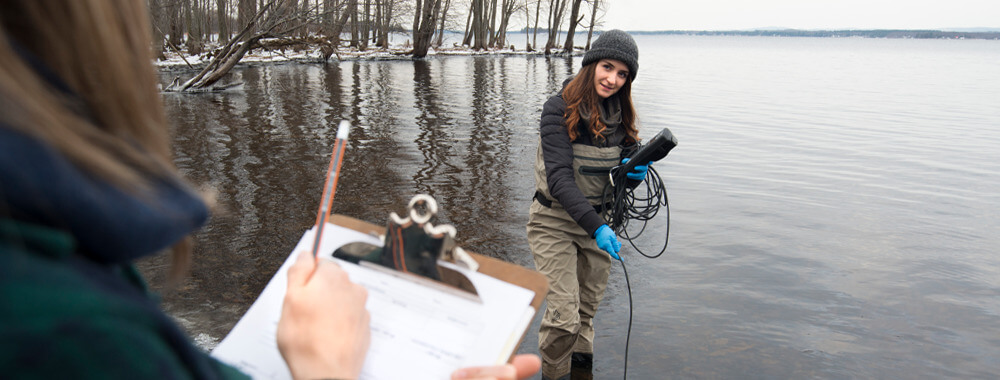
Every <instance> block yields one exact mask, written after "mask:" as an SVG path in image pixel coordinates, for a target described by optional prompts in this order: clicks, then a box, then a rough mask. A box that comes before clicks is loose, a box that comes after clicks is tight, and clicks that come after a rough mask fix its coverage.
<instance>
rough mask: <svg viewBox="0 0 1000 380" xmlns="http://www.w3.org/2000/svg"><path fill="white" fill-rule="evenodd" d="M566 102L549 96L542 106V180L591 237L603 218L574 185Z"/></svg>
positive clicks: (540, 133) (571, 147)
mask: <svg viewBox="0 0 1000 380" xmlns="http://www.w3.org/2000/svg"><path fill="white" fill-rule="evenodd" d="M565 113H566V102H565V101H564V100H563V98H562V97H561V96H553V97H551V98H549V100H548V101H546V102H545V106H544V107H542V118H541V126H540V129H539V135H540V136H541V140H542V142H541V144H542V157H543V158H544V159H545V177H546V181H547V183H548V186H549V193H550V194H552V196H553V197H554V198H555V200H556V201H557V202H559V204H561V205H562V206H563V207H564V208H565V209H566V212H568V213H569V215H570V217H572V218H573V220H574V221H576V223H577V224H579V225H580V227H582V228H583V230H584V231H587V234H589V235H590V236H594V232H596V231H597V228H598V227H600V226H601V225H602V224H604V219H602V218H601V216H600V215H598V214H597V211H594V207H593V206H591V205H590V203H589V202H587V197H585V196H584V195H583V192H582V191H580V188H579V187H577V186H576V179H575V177H574V172H573V142H572V141H570V139H569V132H568V131H567V130H566V119H565V118H564V117H563V115H564V114H565Z"/></svg>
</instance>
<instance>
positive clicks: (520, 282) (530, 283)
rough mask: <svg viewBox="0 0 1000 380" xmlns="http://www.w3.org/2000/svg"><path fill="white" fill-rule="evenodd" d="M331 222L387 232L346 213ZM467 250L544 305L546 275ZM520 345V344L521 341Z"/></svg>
mask: <svg viewBox="0 0 1000 380" xmlns="http://www.w3.org/2000/svg"><path fill="white" fill-rule="evenodd" d="M329 222H330V223H332V224H335V225H338V226H341V227H345V228H349V229H352V230H355V231H358V232H361V233H364V234H368V235H375V236H378V235H382V234H385V227H381V226H377V225H375V224H372V223H368V222H365V221H363V220H359V219H355V218H352V217H349V216H346V215H341V214H333V215H331V216H330V221H329ZM466 252H467V253H468V254H469V256H472V258H473V259H474V260H476V262H477V263H479V270H478V272H479V273H482V274H485V275H487V276H490V277H493V278H496V279H498V280H502V281H504V282H507V283H510V284H514V285H517V286H520V287H522V288H525V289H528V290H531V291H532V292H534V293H535V296H534V298H532V300H531V306H532V307H533V308H534V309H535V312H538V310H539V308H541V306H542V302H543V301H545V295H546V294H547V293H548V289H549V284H548V280H546V279H545V276H544V275H542V274H541V273H539V272H536V271H533V270H531V269H528V268H525V267H522V266H520V265H516V264H512V263H508V262H506V261H503V260H500V259H496V258H493V257H489V256H484V255H481V254H478V253H475V252H469V251H466ZM525 332H527V331H525ZM521 339H522V341H523V339H524V336H523V335H522V336H521ZM518 345H520V342H519V343H518Z"/></svg>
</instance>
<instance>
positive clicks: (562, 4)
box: [545, 0, 569, 55]
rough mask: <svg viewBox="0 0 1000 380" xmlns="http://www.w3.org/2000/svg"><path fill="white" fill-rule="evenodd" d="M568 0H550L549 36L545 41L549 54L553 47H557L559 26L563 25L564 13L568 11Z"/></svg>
mask: <svg viewBox="0 0 1000 380" xmlns="http://www.w3.org/2000/svg"><path fill="white" fill-rule="evenodd" d="M568 1H569V0H549V38H548V41H546V42H545V55H548V54H549V53H550V52H551V51H552V48H554V47H556V38H558V36H559V28H560V27H561V26H562V19H563V14H565V13H566V3H567V2H568Z"/></svg>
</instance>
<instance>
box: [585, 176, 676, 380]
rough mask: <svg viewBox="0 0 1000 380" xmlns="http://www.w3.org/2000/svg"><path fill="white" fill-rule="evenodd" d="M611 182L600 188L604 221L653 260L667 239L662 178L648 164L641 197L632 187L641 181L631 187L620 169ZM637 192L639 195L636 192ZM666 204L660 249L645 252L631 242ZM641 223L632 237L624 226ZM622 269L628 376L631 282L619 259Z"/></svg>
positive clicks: (633, 246) (665, 194)
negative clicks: (626, 295) (626, 316)
mask: <svg viewBox="0 0 1000 380" xmlns="http://www.w3.org/2000/svg"><path fill="white" fill-rule="evenodd" d="M611 173H612V174H611V179H612V182H611V183H609V184H608V185H607V186H605V187H604V194H603V195H602V199H601V204H603V205H610V206H609V207H608V208H607V209H606V210H605V212H604V213H603V214H604V221H605V222H607V223H608V225H609V226H611V227H612V228H613V229H614V231H615V234H619V235H623V237H624V238H625V240H628V242H629V244H631V245H632V248H635V250H636V252H639V254H640V255H643V256H645V257H647V258H650V259H655V258H657V257H660V255H662V254H663V253H664V252H666V251H667V244H668V242H669V241H670V202H669V199H668V198H667V189H666V187H664V185H663V180H662V179H661V178H660V173H657V172H656V169H654V168H653V167H652V166H650V167H649V170H648V171H647V172H646V179H645V180H644V181H643V183H644V184H645V185H646V187H645V190H646V191H645V194H646V196H645V197H641V196H640V197H638V198H637V197H636V191H635V189H637V188H639V186H640V185H642V183H640V184H637V185H635V186H629V185H630V184H631V183H630V182H629V181H632V182H634V181H633V180H629V179H628V177H626V175H625V174H626V173H625V172H624V170H619V171H615V170H612V171H611ZM612 184H619V186H612ZM640 195H641V194H640ZM661 206H663V207H666V214H667V228H666V234H665V236H664V238H663V248H661V249H660V252H658V253H657V254H655V255H652V256H650V255H647V254H646V253H645V252H643V251H642V250H641V249H639V247H637V246H636V245H635V239H637V238H638V237H639V236H640V235H642V233H643V232H645V231H646V226H647V224H648V223H649V221H650V220H652V219H653V217H655V216H656V215H657V214H658V213H659V212H660V207H661ZM634 222H642V228H640V229H639V232H638V233H636V234H635V236H631V235H629V232H628V226H629V223H634ZM621 264H622V272H624V273H625V287H626V289H628V329H627V330H626V333H625V364H624V366H623V367H624V373H623V374H622V378H623V379H627V378H628V346H629V341H630V340H631V338H632V285H631V283H630V281H629V279H628V271H627V270H626V269H625V260H624V258H623V259H622V260H621Z"/></svg>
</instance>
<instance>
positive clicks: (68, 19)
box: [0, 0, 190, 279]
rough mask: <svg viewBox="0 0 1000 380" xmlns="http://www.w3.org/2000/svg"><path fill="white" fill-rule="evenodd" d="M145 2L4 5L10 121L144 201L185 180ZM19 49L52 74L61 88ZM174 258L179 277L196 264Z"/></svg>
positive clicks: (62, 0)
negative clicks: (174, 151)
mask: <svg viewBox="0 0 1000 380" xmlns="http://www.w3.org/2000/svg"><path fill="white" fill-rule="evenodd" d="M150 42H151V38H150V24H149V19H148V10H147V8H146V5H145V1H144V0H5V1H3V3H2V5H0V122H2V123H3V124H5V125H6V127H8V128H12V129H14V130H16V131H19V132H21V133H25V134H27V135H30V136H33V137H35V138H37V139H39V140H41V141H44V142H46V143H47V144H48V145H50V146H52V147H53V148H54V149H56V150H58V151H59V152H60V153H62V154H63V155H65V156H66V157H67V158H68V159H69V160H71V161H72V162H74V163H75V164H76V165H78V166H79V167H80V168H81V169H83V170H85V171H87V172H88V173H91V174H92V175H94V176H96V177H98V178H101V179H104V180H106V181H108V182H109V183H112V184H114V185H116V186H118V187H120V188H122V189H124V190H126V191H130V192H133V193H138V192H139V190H142V189H145V188H148V186H149V185H150V181H151V180H153V179H155V178H157V177H160V178H162V177H176V176H178V174H177V169H176V167H175V166H174V165H173V160H172V155H171V152H170V137H169V134H168V130H167V123H166V116H165V114H164V110H163V104H162V101H161V99H160V94H159V91H158V89H157V79H156V73H155V71H154V68H153V65H152V56H151V51H150V46H151V43H150ZM15 44H16V45H17V46H19V47H21V48H23V49H24V50H26V51H27V52H28V53H29V54H30V55H33V56H35V57H37V58H38V60H39V61H41V62H42V64H43V65H44V66H45V68H46V69H50V70H51V71H52V74H54V76H55V77H57V78H58V80H61V81H62V83H64V84H65V85H66V86H67V87H68V89H69V91H70V92H71V93H72V94H67V93H66V92H65V91H63V90H60V89H58V88H56V87H54V85H53V83H52V81H51V80H50V79H47V78H45V77H43V75H42V74H41V71H40V70H41V69H39V68H37V67H33V66H35V65H33V64H32V63H30V62H26V61H25V59H24V58H23V55H22V54H19V53H18V52H17V50H16V49H15ZM188 246H189V244H188V242H186V241H183V242H181V243H179V244H177V245H176V246H175V247H174V249H173V253H174V255H173V259H172V261H173V264H174V265H172V269H171V273H170V278H171V279H177V278H180V277H181V276H182V275H183V273H184V272H185V271H186V269H187V267H188V265H189V262H190V250H189V249H188Z"/></svg>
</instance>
